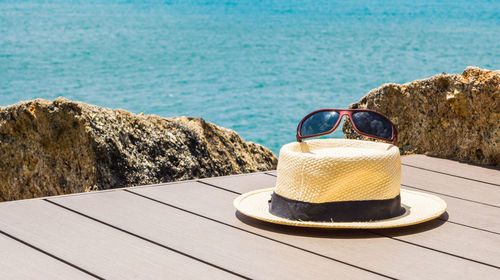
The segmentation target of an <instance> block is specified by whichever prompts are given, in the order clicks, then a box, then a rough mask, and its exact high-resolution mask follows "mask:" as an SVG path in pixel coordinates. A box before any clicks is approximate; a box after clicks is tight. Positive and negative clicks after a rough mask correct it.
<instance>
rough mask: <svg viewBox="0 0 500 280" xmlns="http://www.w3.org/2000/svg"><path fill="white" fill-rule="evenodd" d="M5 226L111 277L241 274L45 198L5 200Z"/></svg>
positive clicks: (1, 211) (1, 224)
mask: <svg viewBox="0 0 500 280" xmlns="http://www.w3.org/2000/svg"><path fill="white" fill-rule="evenodd" d="M110 193H112V192H110ZM0 229H1V230H2V231H4V232H6V233H8V234H10V235H12V236H15V237H17V238H19V239H21V240H24V241H25V242H28V243H29V244H32V245H33V246H36V247H37V248H40V249H42V250H44V251H47V252H49V253H51V254H53V255H55V256H58V257H59V258H62V259H64V260H66V261H68V262H70V263H72V264H74V265H76V266H78V267H80V268H83V269H85V270H87V271H90V272H92V273H94V274H96V275H98V276H100V277H103V278H106V279H138V278H140V279H166V278H170V279H177V278H180V279H194V278H198V279H199V278H201V277H206V278H215V279H218V278H225V279H228V278H229V279H234V278H236V276H235V275H233V274H230V273H227V272H225V271H223V270H220V269H218V268H215V267H213V266H210V265H207V264H205V263H202V262H199V261H197V260H195V259H193V258H190V257H187V256H184V255H181V254H179V253H176V252H173V251H171V250H168V249H165V248H162V247H160V246H158V245H155V244H153V243H150V242H147V241H145V240H142V239H139V238H137V237H134V236H132V235H129V234H127V233H124V232H122V231H118V230H116V229H113V228H111V227H109V226H106V225H103V224H101V223H98V222H96V221H93V220H91V219H88V218H85V217H83V216H80V215H78V214H75V213H72V212H70V211H68V210H65V209H63V208H60V207H58V206H55V205H53V204H51V203H49V202H46V201H44V200H28V201H14V202H6V203H1V204H0Z"/></svg>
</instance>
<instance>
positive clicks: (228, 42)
mask: <svg viewBox="0 0 500 280" xmlns="http://www.w3.org/2000/svg"><path fill="white" fill-rule="evenodd" d="M469 65H473V66H478V67H481V68H486V69H492V70H494V69H500V1H498V0H496V1H495V0H492V1H484V0H477V1H470V0H468V1H462V0H455V1H428V0H419V1H415V0H412V1H406V0H397V1H395V0H388V1H382V0H353V1H337V0H327V1H324V0H314V1H308V0H300V1H298V0H275V1H264V0H262V1H259V0H248V1H210V0H207V1H189V0H182V1H153V0H151V1H112V0H100V1H70V0H59V1H0V106H5V105H10V104H14V103H16V102H19V101H21V100H30V99H34V98H44V99H49V100H52V99H55V98H57V97H59V96H62V97H65V98H68V99H71V100H77V101H83V102H86V103H90V104H97V105H101V106H105V107H111V108H122V109H126V110H129V111H132V112H134V113H141V112H142V113H144V114H155V115H159V116H162V117H172V116H188V117H200V118H204V119H205V120H207V121H209V122H213V123H215V124H217V125H219V126H223V127H227V128H231V129H233V130H235V131H236V132H237V133H239V134H240V135H241V137H243V139H245V140H248V141H252V142H256V143H259V144H262V145H264V146H266V147H268V148H270V149H271V150H272V151H273V152H274V153H275V154H278V152H279V149H280V147H281V146H282V145H283V144H285V143H288V142H292V141H295V132H296V127H297V124H298V123H299V121H300V120H301V119H302V117H304V116H305V115H306V114H307V113H309V112H311V111H313V110H316V109H320V108H347V107H348V106H349V104H351V103H353V102H356V101H358V100H359V99H360V98H361V97H362V96H364V95H365V94H366V93H368V92H369V91H370V90H371V89H374V88H377V87H379V86H381V85H382V84H384V83H406V82H410V81H413V80H416V79H423V78H426V77H430V76H432V75H435V74H438V73H442V72H445V73H461V72H462V71H463V70H464V69H465V67H467V66H469ZM332 137H343V135H342V132H341V130H340V129H339V131H336V132H335V133H334V134H333V135H332Z"/></svg>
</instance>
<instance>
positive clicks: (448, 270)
mask: <svg viewBox="0 0 500 280" xmlns="http://www.w3.org/2000/svg"><path fill="white" fill-rule="evenodd" d="M254 176H257V175H254ZM254 176H246V177H245V176H239V177H238V178H239V179H240V180H241V184H237V182H236V180H235V178H228V179H231V183H230V184H229V185H236V186H241V185H246V186H247V188H251V189H254V188H255V184H253V183H252V180H251V177H254ZM259 176H260V175H259ZM269 177H270V178H272V177H271V176H269ZM260 179H262V180H264V179H265V177H261V178H260ZM214 181H215V180H213V179H212V180H211V182H212V183H213V182H214ZM216 181H217V182H218V184H219V185H221V184H220V183H222V182H223V181H224V180H222V178H220V179H219V180H216ZM259 187H269V185H265V184H260V185H259ZM132 191H133V192H137V193H139V194H141V195H145V196H148V197H151V198H154V199H156V200H159V201H162V202H164V203H167V204H170V205H174V206H176V207H180V208H183V209H186V210H188V211H192V212H195V213H198V214H199V215H205V216H207V217H209V218H211V219H216V220H218V221H221V222H224V223H227V224H229V225H231V226H235V227H238V228H241V229H243V230H247V231H250V232H254V233H256V234H259V235H263V236H266V237H269V238H273V239H275V240H279V241H281V242H285V243H287V244H291V245H293V246H298V247H300V248H303V249H306V250H310V251H313V252H316V253H318V254H321V255H325V256H328V257H331V258H334V259H340V260H343V261H345V262H347V263H351V264H357V265H359V266H362V267H365V268H367V269H370V270H373V271H377V272H380V273H381V274H384V275H388V276H391V277H394V278H405V279H428V278H442V279H468V278H471V277H487V278H493V276H498V272H499V270H498V269H496V268H493V267H490V266H487V265H483V264H479V263H476V262H472V261H468V260H465V259H462V258H459V257H454V256H451V255H448V254H443V253H440V252H437V251H434V250H429V249H425V248H422V247H420V246H415V245H411V244H408V243H404V242H400V241H397V240H394V239H389V238H383V237H381V236H379V235H376V234H373V233H370V232H367V231H361V230H337V231H335V230H319V229H305V228H294V227H285V226H279V225H272V224H269V223H264V222H259V221H256V220H254V219H250V218H246V217H244V216H242V215H240V216H239V218H237V217H236V216H235V214H234V208H233V206H232V200H233V199H234V198H235V197H236V196H237V195H236V194H234V193H231V192H227V191H224V190H221V189H218V188H212V187H209V186H206V185H202V184H195V183H190V184H184V185H183V184H176V185H171V186H162V187H149V188H133V189H132ZM416 263H418V265H416ZM479 274H481V275H482V276H478V275H479Z"/></svg>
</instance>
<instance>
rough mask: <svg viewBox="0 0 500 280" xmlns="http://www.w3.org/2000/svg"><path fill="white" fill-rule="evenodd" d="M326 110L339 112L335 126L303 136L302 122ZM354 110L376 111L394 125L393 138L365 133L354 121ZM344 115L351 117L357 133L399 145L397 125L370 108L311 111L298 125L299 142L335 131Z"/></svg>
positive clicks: (350, 119)
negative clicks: (325, 130) (301, 130)
mask: <svg viewBox="0 0 500 280" xmlns="http://www.w3.org/2000/svg"><path fill="white" fill-rule="evenodd" d="M324 111H334V112H337V113H338V114H339V118H338V120H337V123H336V124H335V125H334V126H333V128H332V129H330V130H328V131H327V132H323V133H318V134H313V135H308V136H302V135H301V134H300V129H301V128H302V124H303V123H304V121H305V120H307V119H308V118H309V117H310V116H312V115H314V114H316V113H318V112H324ZM354 112H371V113H375V114H377V115H379V116H381V117H382V118H383V119H385V120H386V121H388V122H389V123H390V124H391V126H392V135H391V139H384V138H380V137H376V136H373V135H368V134H366V133H363V132H361V131H359V130H358V128H357V127H356V125H355V124H354V122H353V121H352V113H354ZM344 116H347V118H349V121H350V122H351V125H352V127H353V128H354V130H355V131H356V133H358V134H359V135H363V136H366V137H369V138H374V139H378V140H382V141H387V142H391V143H392V144H394V145H396V146H397V144H398V131H397V129H396V126H395V125H394V124H393V123H392V122H391V120H389V119H388V118H387V117H386V116H384V115H382V114H381V113H379V112H377V111H374V110H370V109H333V108H331V109H330V108H327V109H319V110H316V111H314V112H311V113H309V114H307V116H305V117H304V118H303V119H302V120H301V121H300V123H299V125H298V126H297V142H302V140H303V139H307V138H312V137H318V136H323V135H327V134H330V133H332V132H334V131H335V129H337V127H338V126H339V124H340V122H341V121H342V118H343V117H344Z"/></svg>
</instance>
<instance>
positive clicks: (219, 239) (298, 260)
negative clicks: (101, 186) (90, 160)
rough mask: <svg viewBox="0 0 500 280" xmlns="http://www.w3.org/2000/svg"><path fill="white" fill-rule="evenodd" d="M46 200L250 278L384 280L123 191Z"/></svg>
mask: <svg viewBox="0 0 500 280" xmlns="http://www.w3.org/2000/svg"><path fill="white" fill-rule="evenodd" d="M187 184H188V185H189V184H190V183H187ZM195 184H196V183H195ZM183 187H184V185H181V186H180V188H181V189H182V188H183ZM207 188H209V187H208V186H207ZM50 200H51V201H54V202H56V203H58V204H61V205H64V206H65V207H68V208H71V209H73V210H76V211H78V212H81V213H84V214H85V215H89V216H91V217H93V218H96V219H98V220H102V221H104V222H106V223H109V224H112V225H114V226H116V227H119V228H122V229H125V230H127V231H129V232H133V233H135V234H137V235H140V236H144V237H146V238H148V239H150V240H153V241H155V242H158V243H161V244H163V245H165V246H168V247H171V248H175V249H176V250H179V251H182V252H185V253H186V254H189V255H192V256H196V257H197V258H199V259H202V260H205V261H207V262H210V263H214V264H216V265H217V266H219V267H224V268H226V269H228V270H231V271H235V272H237V273H239V274H241V275H244V276H245V277H249V278H253V279H256V278H269V279H280V278H282V279H309V278H312V279H326V278H331V277H334V278H340V279H345V278H349V279H351V278H358V279H373V278H374V279H380V278H384V277H381V276H379V275H377V274H373V273H370V272H367V271H364V270H360V269H358V268H355V267H352V266H349V265H346V264H342V263H339V262H335V261H333V260H330V259H327V258H324V257H321V256H317V255H314V254H311V253H309V252H306V251H304V250H299V249H296V248H292V247H290V246H286V245H283V244H280V243H277V242H274V241H272V240H269V239H265V238H262V237H259V236H257V235H254V234H250V233H248V232H245V231H241V230H238V229H235V228H232V227H228V226H227V225H224V224H221V223H217V222H214V221H211V220H209V219H206V218H203V217H200V216H197V215H193V214H191V213H187V212H185V211H181V210H179V209H175V208H173V207H169V206H166V205H163V204H160V203H157V202H154V201H152V200H148V199H145V198H143V197H140V196H137V195H134V194H132V193H129V192H126V191H121V192H109V193H94V194H88V195H81V196H74V197H64V198H51V199H50ZM226 203H230V201H226ZM230 213H234V211H231V212H230ZM318 267H321V269H318Z"/></svg>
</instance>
